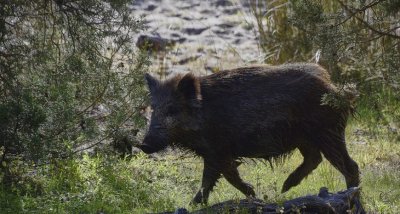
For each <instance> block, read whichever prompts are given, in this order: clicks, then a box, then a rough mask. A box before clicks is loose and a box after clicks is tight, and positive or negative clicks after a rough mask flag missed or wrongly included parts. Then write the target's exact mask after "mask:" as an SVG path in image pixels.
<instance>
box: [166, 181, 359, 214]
mask: <svg viewBox="0 0 400 214" xmlns="http://www.w3.org/2000/svg"><path fill="white" fill-rule="evenodd" d="M359 196H360V188H358V187H353V188H350V189H347V190H344V191H340V192H337V193H330V192H328V188H326V187H322V188H321V189H320V191H319V193H318V195H308V196H302V197H299V198H295V199H292V200H289V201H286V202H284V203H283V204H281V205H278V204H276V203H274V204H267V203H265V202H264V201H262V200H260V199H243V200H229V201H225V202H221V203H218V204H215V205H212V206H210V207H206V208H203V209H200V210H196V211H193V212H189V211H188V210H187V209H185V208H179V209H177V210H175V211H173V212H163V213H160V214H188V213H191V214H206V213H207V214H208V213H251V214H253V213H257V214H258V213H262V214H272V213H355V214H363V213H365V211H364V209H363V207H362V205H361V203H360V199H359Z"/></svg>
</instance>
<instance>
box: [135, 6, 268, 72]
mask: <svg viewBox="0 0 400 214" xmlns="http://www.w3.org/2000/svg"><path fill="white" fill-rule="evenodd" d="M132 13H133V14H134V15H135V16H143V17H144V19H145V21H146V24H147V26H148V29H147V30H146V31H145V32H143V33H141V35H147V36H153V37H160V38H164V39H167V40H170V41H175V45H174V46H173V47H171V48H169V49H167V50H166V51H163V52H158V53H157V55H156V57H154V61H153V65H154V66H153V67H152V72H155V73H160V72H165V73H166V74H169V73H171V72H195V73H198V74H206V73H210V72H215V71H218V70H221V69H227V68H232V67H236V66H239V65H245V64H250V63H258V62H262V54H261V51H260V49H259V48H258V41H257V38H256V37H257V35H256V34H257V33H256V29H255V28H254V21H253V19H252V16H251V13H250V10H249V5H248V1H247V0H242V1H238V0H236V1H234V0H231V1H229V0H209V1H207V0H205V1H196V0H136V1H135V2H134V3H133V5H132ZM138 36H139V35H138Z"/></svg>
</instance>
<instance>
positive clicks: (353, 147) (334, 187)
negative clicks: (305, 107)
mask: <svg viewBox="0 0 400 214" xmlns="http://www.w3.org/2000/svg"><path fill="white" fill-rule="evenodd" d="M380 99H383V100H381V103H386V104H387V105H386V106H384V107H383V108H382V111H381V112H380V113H376V112H374V111H372V110H371V109H370V107H369V105H367V104H363V102H365V101H363V100H362V99H361V101H360V103H361V104H362V106H361V107H359V108H358V112H359V116H356V117H355V118H353V119H351V121H349V125H348V127H347V146H348V150H349V152H350V155H351V156H352V157H353V158H354V159H355V160H356V162H357V163H358V164H359V166H360V170H361V179H362V183H361V186H362V201H363V205H364V207H365V209H366V210H367V211H370V212H377V213H400V188H399V187H400V142H399V132H400V129H399V127H395V125H396V124H399V115H400V112H399V106H400V105H399V103H398V102H399V101H398V100H396V99H393V97H392V96H391V94H390V93H389V94H384V95H382V96H381V98H380ZM301 161H302V157H301V155H300V154H299V152H297V151H296V152H294V153H293V155H291V156H290V157H288V158H287V159H286V160H285V161H284V162H283V163H274V164H273V166H274V168H273V169H271V167H270V166H269V164H268V163H264V162H261V161H251V160H249V161H247V162H246V163H245V164H242V165H241V166H240V167H239V170H240V173H241V176H242V177H243V179H244V180H245V181H247V182H250V183H251V184H253V185H254V187H255V190H256V194H257V197H258V198H261V199H264V200H265V201H267V202H271V203H276V202H277V203H280V202H283V201H285V200H289V199H292V198H295V197H299V196H304V195H307V194H316V193H318V191H319V188H320V187H323V186H325V187H328V188H329V190H330V191H331V192H336V191H339V190H343V189H345V181H344V178H343V176H342V175H341V174H340V173H339V172H338V171H337V170H336V169H334V168H333V167H332V166H331V165H330V164H329V163H328V162H327V161H326V160H325V159H324V161H323V162H322V163H321V165H319V167H318V168H317V169H316V170H315V171H314V172H313V173H312V174H311V175H309V176H308V177H307V178H306V179H305V180H303V182H302V183H301V184H300V185H298V186H296V187H294V188H292V189H291V190H290V191H289V192H287V193H285V194H281V193H280V190H281V188H282V185H283V182H284V181H285V179H286V178H287V176H288V175H289V174H290V173H291V172H292V171H293V170H294V169H295V168H296V167H297V166H298V165H299V164H300V163H301ZM202 168H203V164H202V160H201V159H200V158H195V157H180V156H177V155H173V154H165V155H163V156H160V157H159V158H157V159H154V158H150V157H148V156H146V155H144V154H142V153H141V154H139V155H137V156H135V157H132V158H131V159H120V158H118V157H116V156H110V155H106V154H101V155H97V156H89V155H85V156H83V157H82V158H81V159H75V160H65V161H60V162H57V164H49V165H45V166H42V167H39V168H36V169H34V168H31V169H32V170H33V171H32V172H31V173H28V174H29V179H28V180H27V179H21V182H19V183H18V184H16V185H14V186H5V185H2V186H1V188H0V207H1V209H0V213H98V212H100V211H103V212H104V213H146V212H161V211H166V210H171V211H172V210H175V209H176V208H179V207H185V208H189V209H191V210H194V209H198V208H200V207H192V206H190V205H189V203H190V201H191V199H192V197H193V196H194V194H195V193H196V192H197V191H198V188H199V187H200V181H201V172H202ZM28 181H29V182H28ZM242 198H244V196H243V195H242V194H241V193H240V192H239V191H238V190H236V189H235V188H234V187H232V186H231V185H230V184H228V183H227V182H226V180H225V179H221V180H220V182H219V183H218V185H217V186H216V188H215V190H214V192H212V193H211V196H210V200H209V204H214V203H218V202H222V201H225V200H230V199H242Z"/></svg>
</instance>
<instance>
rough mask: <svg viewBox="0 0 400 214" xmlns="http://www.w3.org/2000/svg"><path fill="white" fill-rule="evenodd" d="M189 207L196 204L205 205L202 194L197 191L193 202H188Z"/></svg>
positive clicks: (205, 201)
mask: <svg viewBox="0 0 400 214" xmlns="http://www.w3.org/2000/svg"><path fill="white" fill-rule="evenodd" d="M190 204H191V205H197V204H207V198H205V197H204V196H203V193H202V192H201V191H199V192H198V193H197V194H196V196H194V198H193V200H192V201H191V202H190Z"/></svg>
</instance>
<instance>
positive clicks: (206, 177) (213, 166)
mask: <svg viewBox="0 0 400 214" xmlns="http://www.w3.org/2000/svg"><path fill="white" fill-rule="evenodd" d="M218 165H219V164H218V163H215V161H214V162H213V161H210V160H208V159H204V169H203V179H202V184H201V189H200V190H199V192H197V194H196V196H195V197H194V198H193V200H192V204H199V203H203V204H206V203H207V200H208V196H209V195H210V192H211V191H212V189H213V188H214V186H215V184H216V183H217V181H218V179H219V178H220V177H221V169H220V167H219V166H218Z"/></svg>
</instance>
